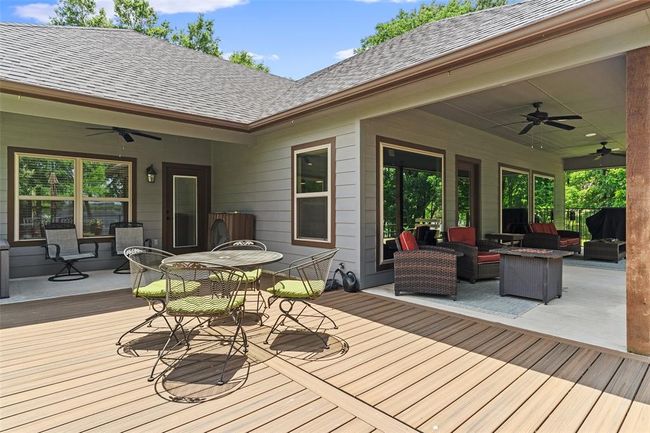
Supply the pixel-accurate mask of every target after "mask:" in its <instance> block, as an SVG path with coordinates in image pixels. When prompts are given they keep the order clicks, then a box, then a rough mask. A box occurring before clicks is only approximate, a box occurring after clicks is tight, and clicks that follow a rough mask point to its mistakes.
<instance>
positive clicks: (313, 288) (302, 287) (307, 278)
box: [264, 249, 338, 349]
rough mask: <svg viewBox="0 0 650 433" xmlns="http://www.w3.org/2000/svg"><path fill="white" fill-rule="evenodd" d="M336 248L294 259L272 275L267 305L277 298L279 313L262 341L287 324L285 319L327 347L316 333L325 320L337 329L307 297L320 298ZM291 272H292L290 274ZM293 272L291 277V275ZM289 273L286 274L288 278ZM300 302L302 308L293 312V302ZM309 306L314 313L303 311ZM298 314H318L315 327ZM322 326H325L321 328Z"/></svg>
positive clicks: (303, 315) (324, 340)
mask: <svg viewBox="0 0 650 433" xmlns="http://www.w3.org/2000/svg"><path fill="white" fill-rule="evenodd" d="M337 252H338V249H334V250H329V251H325V252H322V253H319V254H314V255H313V256H309V257H305V258H302V259H298V260H295V261H294V262H292V263H291V264H290V265H289V267H288V268H286V269H282V270H280V271H278V272H276V273H275V274H274V275H273V283H274V284H273V286H272V287H271V288H269V289H267V291H268V292H269V293H270V294H271V296H270V297H269V306H271V305H272V304H273V303H274V302H275V301H276V300H278V299H279V300H280V305H279V306H280V311H281V312H282V314H281V315H280V316H279V317H278V318H277V319H276V321H275V323H274V324H273V326H272V327H271V330H270V331H269V334H268V335H267V336H266V340H264V343H266V344H268V342H269V337H271V335H272V334H275V333H279V332H277V330H278V328H279V327H280V326H286V325H285V321H286V319H289V320H291V321H292V322H294V323H295V324H297V325H298V326H299V327H300V328H302V329H305V330H306V331H307V332H309V333H310V334H313V335H315V336H317V337H318V338H320V340H321V341H322V342H323V347H324V348H325V349H329V345H328V344H327V340H326V339H325V338H324V337H323V336H322V335H321V334H320V333H319V331H320V330H321V327H322V326H323V324H324V323H325V321H329V322H330V323H331V324H332V326H333V328H334V329H337V328H338V327H337V326H336V323H334V320H332V319H331V318H330V317H329V316H327V315H326V314H325V313H323V312H321V311H319V310H318V309H316V307H314V306H313V305H312V304H311V303H309V302H308V301H311V300H313V299H317V298H319V297H320V296H321V295H322V294H323V292H324V291H325V284H326V282H327V277H328V276H329V273H330V269H331V267H332V261H334V256H335V255H336V253H337ZM292 273H293V275H292ZM292 276H293V279H292ZM287 277H288V278H287ZM298 302H299V303H301V304H303V308H302V309H301V310H300V311H299V312H298V314H294V313H292V311H293V308H294V306H295V305H296V303H298ZM308 308H309V309H310V310H311V311H313V312H314V313H315V314H304V312H305V310H307V309H308ZM301 318H318V319H320V322H319V323H318V326H316V327H315V328H310V327H308V326H306V325H305V324H303V323H302V322H301V321H300V319H301ZM323 329H324V328H323Z"/></svg>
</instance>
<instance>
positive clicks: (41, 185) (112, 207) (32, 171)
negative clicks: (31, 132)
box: [9, 149, 135, 243]
mask: <svg viewBox="0 0 650 433" xmlns="http://www.w3.org/2000/svg"><path fill="white" fill-rule="evenodd" d="M9 155H10V158H9V160H10V164H11V176H10V178H9V188H10V192H11V197H10V199H11V201H10V209H11V211H10V219H11V223H12V224H10V232H11V234H10V237H11V238H12V240H13V241H14V242H15V241H18V242H25V243H27V242H29V241H40V240H43V239H44V238H45V235H44V233H43V226H44V225H46V224H49V223H74V224H75V225H76V227H77V236H79V237H80V238H96V237H107V236H108V235H109V226H110V224H111V223H113V222H120V221H131V220H132V218H133V214H134V200H133V198H134V189H135V186H134V179H133V170H134V165H135V160H132V159H115V158H111V157H105V156H101V155H75V154H73V153H67V152H61V153H54V152H49V151H39V150H36V149H34V150H32V149H10V153H9Z"/></svg>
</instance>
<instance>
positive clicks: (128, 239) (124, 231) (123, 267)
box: [108, 221, 151, 274]
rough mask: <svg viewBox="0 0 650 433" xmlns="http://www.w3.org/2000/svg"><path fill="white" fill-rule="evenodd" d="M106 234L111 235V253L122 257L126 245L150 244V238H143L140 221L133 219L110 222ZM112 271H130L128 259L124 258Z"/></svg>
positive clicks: (124, 272) (116, 272)
mask: <svg viewBox="0 0 650 433" xmlns="http://www.w3.org/2000/svg"><path fill="white" fill-rule="evenodd" d="M108 234H109V235H111V236H113V241H112V242H111V254H112V255H114V256H122V257H124V250H125V249H126V248H128V247H141V246H151V240H150V239H145V238H144V229H143V227H142V223H138V222H135V221H132V222H117V223H111V225H110V226H109V228H108ZM113 273H115V274H128V273H130V270H129V261H128V260H127V259H126V258H125V259H124V262H123V263H122V264H120V265H119V266H118V267H117V268H115V270H114V271H113Z"/></svg>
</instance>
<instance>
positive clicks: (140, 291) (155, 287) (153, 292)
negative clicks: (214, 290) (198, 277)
mask: <svg viewBox="0 0 650 433" xmlns="http://www.w3.org/2000/svg"><path fill="white" fill-rule="evenodd" d="M171 284H172V288H173V289H172V290H173V291H174V292H176V291H178V292H181V291H182V290H183V283H182V281H178V280H171ZM200 286H201V283H199V282H198V281H186V282H185V291H186V292H194V291H196V290H197V289H198V288H199V287H200ZM133 296H136V297H138V298H151V299H155V298H164V297H166V296H167V280H166V279H164V278H163V279H161V280H156V281H154V282H153V283H149V284H147V285H146V286H142V287H138V288H137V289H133Z"/></svg>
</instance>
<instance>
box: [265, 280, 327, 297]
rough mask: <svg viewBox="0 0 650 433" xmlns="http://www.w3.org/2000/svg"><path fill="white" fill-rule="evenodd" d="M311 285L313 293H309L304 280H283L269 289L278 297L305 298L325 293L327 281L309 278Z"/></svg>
mask: <svg viewBox="0 0 650 433" xmlns="http://www.w3.org/2000/svg"><path fill="white" fill-rule="evenodd" d="M308 283H309V286H310V287H311V289H312V291H313V292H314V293H313V295H311V296H310V295H309V294H308V293H307V289H306V288H305V285H304V284H303V282H302V280H282V281H278V282H277V283H275V285H274V286H273V287H271V288H269V289H267V291H268V292H269V293H271V294H272V295H274V296H277V297H278V298H292V299H303V298H310V297H312V296H318V295H320V294H321V293H323V290H324V289H325V283H324V282H323V281H321V280H309V281H308Z"/></svg>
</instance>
